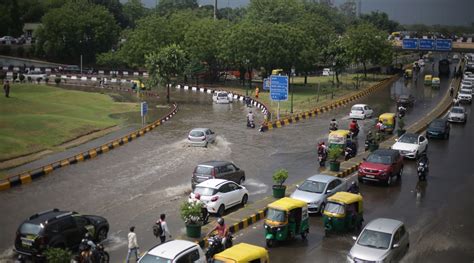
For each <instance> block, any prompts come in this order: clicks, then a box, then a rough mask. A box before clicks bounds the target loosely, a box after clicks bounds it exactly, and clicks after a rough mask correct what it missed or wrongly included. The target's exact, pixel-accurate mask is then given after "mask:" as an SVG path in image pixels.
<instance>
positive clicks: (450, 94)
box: [449, 86, 454, 97]
mask: <svg viewBox="0 0 474 263" xmlns="http://www.w3.org/2000/svg"><path fill="white" fill-rule="evenodd" d="M453 95H454V88H453V86H451V87H449V96H451V97H453Z"/></svg>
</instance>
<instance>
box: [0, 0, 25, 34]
mask: <svg viewBox="0 0 474 263" xmlns="http://www.w3.org/2000/svg"><path fill="white" fill-rule="evenodd" d="M0 10H2V11H1V12H0V25H1V26H0V36H4V35H8V36H14V37H17V36H20V35H21V32H22V29H23V23H22V22H21V9H20V6H19V0H9V1H1V2H0Z"/></svg>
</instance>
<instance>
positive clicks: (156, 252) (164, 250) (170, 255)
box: [147, 240, 197, 259]
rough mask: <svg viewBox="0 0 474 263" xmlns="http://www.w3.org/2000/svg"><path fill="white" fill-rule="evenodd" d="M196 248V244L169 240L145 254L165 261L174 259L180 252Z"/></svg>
mask: <svg viewBox="0 0 474 263" xmlns="http://www.w3.org/2000/svg"><path fill="white" fill-rule="evenodd" d="M196 246H197V244H196V243H194V242H191V241H187V240H171V241H168V242H166V243H164V244H160V245H157V246H155V247H153V248H152V249H150V250H149V251H148V252H147V254H149V255H152V256H159V257H162V258H167V259H174V258H175V257H176V256H178V255H179V254H181V253H182V252H184V251H187V250H189V249H191V248H193V247H196Z"/></svg>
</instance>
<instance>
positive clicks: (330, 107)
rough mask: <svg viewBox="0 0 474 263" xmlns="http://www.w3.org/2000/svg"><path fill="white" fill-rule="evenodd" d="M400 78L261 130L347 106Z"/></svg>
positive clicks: (386, 81)
mask: <svg viewBox="0 0 474 263" xmlns="http://www.w3.org/2000/svg"><path fill="white" fill-rule="evenodd" d="M398 78H399V76H398V75H394V76H392V77H390V78H388V79H385V80H384V81H382V82H379V83H377V84H375V85H373V86H370V87H368V88H365V89H364V90H361V91H360V92H357V93H356V94H352V95H349V96H347V97H343V98H341V99H339V100H336V101H334V102H332V103H330V104H329V105H326V106H322V107H318V108H316V109H314V110H311V111H306V112H303V113H298V114H296V115H295V116H293V117H291V118H286V119H283V120H276V121H273V122H266V123H264V124H263V125H262V127H261V128H260V130H261V131H262V132H265V131H269V130H272V129H276V128H281V127H284V126H288V125H290V124H292V123H296V122H299V121H302V120H305V119H309V118H312V117H316V116H318V115H320V114H322V113H325V112H328V111H331V110H334V109H337V108H340V107H342V106H345V105H346V104H349V103H351V102H353V101H355V100H358V99H360V98H362V97H365V96H367V95H369V94H371V93H373V92H374V91H376V90H378V89H379V88H382V87H386V86H387V85H388V84H390V83H392V82H393V81H395V80H396V79H398Z"/></svg>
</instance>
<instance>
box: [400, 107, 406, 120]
mask: <svg viewBox="0 0 474 263" xmlns="http://www.w3.org/2000/svg"><path fill="white" fill-rule="evenodd" d="M406 112H407V110H406V109H405V108H398V117H399V118H403V117H405V113H406Z"/></svg>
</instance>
